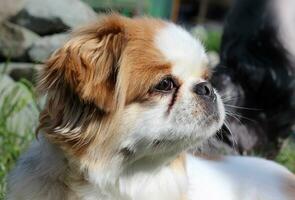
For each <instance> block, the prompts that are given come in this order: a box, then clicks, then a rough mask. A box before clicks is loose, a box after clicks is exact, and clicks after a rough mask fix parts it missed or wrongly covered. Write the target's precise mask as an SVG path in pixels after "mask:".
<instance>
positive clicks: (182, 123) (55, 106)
mask: <svg viewBox="0 0 295 200" xmlns="http://www.w3.org/2000/svg"><path fill="white" fill-rule="evenodd" d="M209 75H210V70H209V69H208V68H207V58H206V53H205V51H204V48H203V46H202V45H201V43H200V42H199V41H197V40H195V39H194V38H192V37H191V36H190V35H189V34H188V33H187V32H186V31H185V30H183V29H182V28H180V27H179V26H177V25H174V24H172V23H169V22H165V21H161V20H155V19H149V18H137V19H129V18H125V17H121V16H118V15H115V14H113V15H108V16H105V17H103V18H102V19H100V20H99V21H98V22H96V23H94V24H92V25H89V26H86V27H85V28H82V29H80V30H78V31H76V32H75V33H74V34H73V37H72V39H70V40H69V41H68V42H67V43H66V44H65V45H64V46H63V47H62V48H61V49H59V50H58V51H57V52H56V53H55V54H54V55H53V56H52V57H51V58H50V59H49V61H48V62H47V65H46V67H45V69H44V70H43V71H42V73H41V75H40V81H39V87H40V90H41V91H42V92H44V93H46V95H47V103H46V105H45V109H44V110H43V112H42V113H41V116H40V126H39V134H38V140H36V141H35V142H34V143H33V145H32V146H31V148H30V149H29V150H28V152H27V153H25V154H24V155H23V156H22V157H21V158H20V160H19V162H18V164H17V166H16V168H15V169H14V170H13V171H12V173H11V174H10V176H9V190H8V199H9V200H16V199H18V200H21V199H25V200H37V199H38V200H39V199H40V200H53V199H54V200H61V199H63V200H121V199H122V200H166V199H167V200H185V199H186V200H189V199H190V200H258V199H259V200H292V199H295V178H294V176H293V175H292V174H291V173H290V172H289V171H288V170H286V169H285V168H283V167H281V166H279V165H277V164H275V163H273V162H271V161H266V160H261V159H257V158H247V157H225V158H223V159H220V160H215V161H213V160H205V159H201V158H196V157H194V156H192V155H189V154H188V153H187V152H186V150H187V149H188V148H190V147H192V146H196V145H198V144H200V143H201V142H202V141H204V140H206V139H207V138H209V137H210V136H212V135H213V134H214V133H215V132H216V131H218V130H219V129H220V127H221V126H222V124H223V121H224V117H225V114H224V113H225V112H224V107H223V103H222V101H221V99H220V97H219V96H218V94H217V92H216V91H215V90H214V89H213V88H212V87H211V86H210V84H208V82H207V79H208V77H209Z"/></svg>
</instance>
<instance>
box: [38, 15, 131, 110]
mask: <svg viewBox="0 0 295 200" xmlns="http://www.w3.org/2000/svg"><path fill="white" fill-rule="evenodd" d="M127 20H128V19H127V18H124V17H121V16H118V15H114V14H113V15H109V16H105V17H103V18H102V19H100V20H99V21H98V22H96V23H95V24H92V25H91V26H87V27H85V28H82V29H80V30H78V31H77V32H76V33H74V34H73V37H72V39H70V40H69V41H68V42H67V43H66V44H65V45H64V46H63V47H62V48H61V49H59V50H58V51H56V53H54V54H53V56H52V57H51V58H50V59H49V60H48V62H47V64H46V66H45V68H44V69H43V71H42V72H41V73H40V78H39V90H40V91H41V92H44V93H50V92H56V91H58V90H60V89H61V88H64V87H66V86H69V87H70V89H71V90H72V91H73V92H75V93H76V94H77V96H79V98H80V99H81V100H82V101H83V102H88V103H93V104H94V105H96V106H97V107H99V108H100V109H101V110H102V111H104V112H111V111H112V110H114V109H115V108H116V106H117V105H116V104H117V99H116V98H117V97H116V96H115V93H116V92H115V90H116V80H117V72H118V66H119V62H120V57H121V54H122V52H123V50H124V47H125V45H126V37H125V23H126V21H127ZM53 95H54V94H53Z"/></svg>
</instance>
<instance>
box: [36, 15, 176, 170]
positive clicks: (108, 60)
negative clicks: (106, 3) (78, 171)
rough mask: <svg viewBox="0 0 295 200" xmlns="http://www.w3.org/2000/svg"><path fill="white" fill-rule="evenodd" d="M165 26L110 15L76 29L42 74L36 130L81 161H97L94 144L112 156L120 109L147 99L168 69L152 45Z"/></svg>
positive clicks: (163, 23)
mask: <svg viewBox="0 0 295 200" xmlns="http://www.w3.org/2000/svg"><path fill="white" fill-rule="evenodd" d="M163 26H165V22H164V21H160V20H153V19H148V18H138V19H135V20H130V19H128V18H125V17H121V16H119V15H116V14H112V15H109V16H105V17H103V18H102V19H100V20H98V22H96V23H94V24H91V25H89V26H86V27H84V28H81V29H80V30H78V31H76V32H74V33H73V36H72V39H70V40H69V41H68V42H67V43H66V44H65V45H64V46H63V47H62V48H61V49H59V50H58V51H57V52H56V53H55V54H54V55H53V56H52V57H51V58H50V59H49V60H48V62H47V65H46V67H45V68H44V69H43V71H42V72H41V74H40V78H39V80H40V81H39V90H40V91H41V93H47V103H46V106H45V109H44V110H43V112H42V113H41V116H40V126H39V129H38V130H41V131H42V132H43V133H44V134H45V136H46V137H47V138H48V139H49V140H50V141H51V142H53V143H57V144H59V146H61V148H63V149H64V150H65V151H66V152H67V153H69V154H74V155H76V156H78V157H80V158H82V157H83V159H84V161H83V162H84V163H87V164H89V163H91V162H92V163H96V162H97V159H93V158H92V156H90V154H91V152H95V151H96V150H97V149H98V148H99V149H100V150H105V152H102V151H100V152H101V154H102V155H101V157H108V156H110V155H109V154H111V152H112V151H116V149H115V146H116V141H118V137H120V134H119V133H118V132H117V131H116V130H117V128H116V127H117V123H116V122H117V121H119V119H120V117H119V116H120V111H121V110H122V108H123V107H124V106H125V105H128V104H130V103H131V102H134V101H140V100H143V99H144V98H146V97H147V96H148V95H149V94H148V93H149V90H150V88H151V87H152V86H153V85H155V84H156V83H157V82H158V81H159V80H160V78H161V77H162V76H164V75H166V74H169V73H170V71H171V65H170V63H168V62H167V61H166V60H165V59H164V57H163V56H162V55H161V53H160V52H159V50H157V49H155V47H154V44H153V42H154V35H155V31H156V30H157V28H158V29H160V28H161V27H163ZM110 119H111V120H110ZM89 149H91V150H89Z"/></svg>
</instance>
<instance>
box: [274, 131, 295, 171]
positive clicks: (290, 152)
mask: <svg viewBox="0 0 295 200" xmlns="http://www.w3.org/2000/svg"><path fill="white" fill-rule="evenodd" d="M275 160H276V161H277V162H279V163H281V164H282V165H284V166H286V167H287V168H288V169H289V170H291V171H292V172H294V173H295V133H293V135H292V136H291V137H289V139H287V140H286V141H284V144H283V146H282V149H281V151H280V152H279V154H278V155H277V157H276V159H275Z"/></svg>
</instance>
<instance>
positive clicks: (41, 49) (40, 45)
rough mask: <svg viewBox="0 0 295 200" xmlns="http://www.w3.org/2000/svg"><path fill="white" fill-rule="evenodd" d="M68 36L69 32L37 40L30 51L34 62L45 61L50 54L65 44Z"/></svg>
mask: <svg viewBox="0 0 295 200" xmlns="http://www.w3.org/2000/svg"><path fill="white" fill-rule="evenodd" d="M68 37H69V34H66V33H61V34H55V35H51V36H46V37H43V38H40V39H39V40H36V41H35V42H34V43H33V45H32V46H31V48H30V50H29V52H28V54H29V57H30V59H31V60H32V61H33V62H41V63H42V62H45V61H46V59H47V58H48V57H49V56H50V54H52V53H53V52H54V51H55V50H56V49H58V48H59V47H60V46H62V45H63V44H64V42H65V41H66V40H67V39H68Z"/></svg>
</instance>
